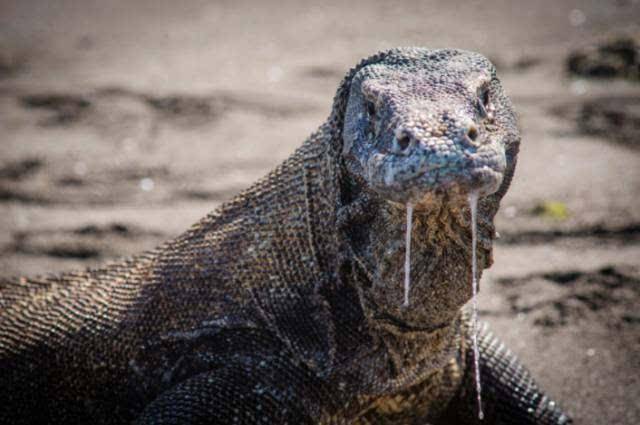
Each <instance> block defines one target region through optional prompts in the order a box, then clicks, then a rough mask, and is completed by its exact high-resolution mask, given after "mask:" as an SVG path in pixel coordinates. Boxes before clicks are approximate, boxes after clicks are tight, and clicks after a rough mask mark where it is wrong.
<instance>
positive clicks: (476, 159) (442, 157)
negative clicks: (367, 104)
mask: <svg viewBox="0 0 640 425" xmlns="http://www.w3.org/2000/svg"><path fill="white" fill-rule="evenodd" d="M408 124H409V125H403V126H398V127H397V128H396V130H395V131H394V132H393V136H392V140H391V143H390V144H389V145H388V146H389V148H388V150H387V151H379V152H378V153H376V154H374V155H372V156H371V157H370V158H369V161H368V163H367V174H368V178H369V182H370V183H371V184H372V186H373V188H374V189H375V190H376V191H378V192H379V193H381V194H383V195H385V197H387V198H390V199H392V200H395V201H400V202H406V201H407V200H409V199H415V198H422V197H423V196H424V195H425V194H427V193H429V192H436V191H442V190H448V189H450V188H452V187H457V188H458V189H460V190H461V191H462V192H471V191H479V192H480V194H482V195H488V194H490V193H493V192H495V191H496V190H497V189H498V188H499V186H500V183H501V182H502V177H503V174H504V170H505V168H506V157H505V153H504V148H503V147H502V145H501V144H500V143H498V142H496V141H493V140H492V139H491V137H489V136H490V135H488V134H486V133H484V132H483V131H482V130H481V128H480V127H479V126H477V125H476V124H475V123H474V122H473V121H471V120H468V121H462V122H458V123H456V125H452V124H451V123H449V125H448V126H444V125H440V126H437V125H436V126H429V127H427V126H416V125H415V124H414V123H408Z"/></svg>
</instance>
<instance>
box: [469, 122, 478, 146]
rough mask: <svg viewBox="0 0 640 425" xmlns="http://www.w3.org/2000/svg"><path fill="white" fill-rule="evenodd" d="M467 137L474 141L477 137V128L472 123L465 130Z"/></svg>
mask: <svg viewBox="0 0 640 425" xmlns="http://www.w3.org/2000/svg"><path fill="white" fill-rule="evenodd" d="M467 137H468V138H469V140H471V141H472V142H475V141H476V139H477V138H478V129H477V128H476V127H475V126H474V125H472V126H471V127H469V129H468V130H467Z"/></svg>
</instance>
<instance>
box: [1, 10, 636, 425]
mask: <svg viewBox="0 0 640 425" xmlns="http://www.w3.org/2000/svg"><path fill="white" fill-rule="evenodd" d="M638 23H640V2H638V1H637V0H633V1H632V0H617V1H613V0H593V1H574V0H567V1H562V2H557V1H551V0H541V1H535V2H533V1H526V2H525V1H522V2H516V1H507V0H504V1H500V0H484V1H478V2H470V1H459V0H452V1H446V2H445V1H407V2H392V1H380V2H362V1H353V2H349V3H348V6H347V3H346V2H344V3H343V2H338V1H326V2H317V3H308V2H302V1H280V2H267V1H262V2H261V1H254V2H251V1H249V2H243V1H233V2H232V1H215V2H208V1H191V0H183V1H180V2H172V1H152V0H137V1H124V0H121V1H110V2H107V1H93V0H92V1H83V2H79V1H73V0H66V1H64V0H60V1H55V2H53V1H47V0H42V1H29V0H25V1H18V0H15V1H10V0H0V275H1V276H13V275H22V274H37V273H49V272H59V271H62V270H69V269H75V268H79V267H86V266H95V265H98V264H101V263H104V262H106V261H108V260H110V259H113V258H117V257H120V256H125V255H130V254H132V253H135V252H139V251H141V250H144V249H148V248H152V247H153V246H155V245H156V244H158V243H159V242H161V241H163V240H166V239H168V238H171V237H173V236H175V235H177V234H178V233H180V232H181V231H183V230H184V229H186V228H187V227H188V226H189V225H190V224H191V223H193V222H195V221H196V220H197V219H198V218H199V217H201V216H203V215H205V214H206V213H207V212H208V211H210V210H212V209H214V208H215V207H216V206H217V205H219V204H220V203H221V202H223V201H224V200H226V199H229V198H230V197H231V196H233V194H234V193H236V192H237V191H239V190H240V189H242V188H243V187H245V186H247V185H249V184H250V183H251V182H252V181H254V180H255V179H256V178H258V177H260V176H261V175H263V174H264V173H265V172H267V171H268V170H269V169H270V168H272V167H273V166H274V165H275V164H277V163H278V162H279V161H281V160H282V159H284V158H285V157H286V156H287V155H288V154H289V153H290V152H292V151H293V149H294V148H295V147H296V146H298V145H299V144H300V143H301V142H302V141H303V140H304V138H305V137H306V136H307V135H308V134H310V133H311V132H312V131H313V130H314V129H315V128H316V127H317V126H318V125H319V124H320V123H321V122H322V121H323V120H324V119H325V118H326V116H327V115H328V113H329V108H330V105H331V99H332V97H333V94H334V91H335V88H336V86H337V83H338V82H339V80H340V79H341V77H342V76H343V74H344V73H345V72H346V71H347V69H348V68H349V67H350V66H352V65H354V64H355V63H356V61H358V60H359V59H360V58H362V57H364V56H368V55H370V54H372V53H374V52H375V51H378V50H381V49H386V48H390V47H394V46H405V45H420V46H428V47H458V48H465V49H470V50H476V51H479V52H482V53H484V54H485V55H486V56H488V57H489V58H490V59H492V60H493V61H494V62H495V63H496V65H497V67H498V70H499V73H500V76H501V78H502V80H503V82H504V85H505V86H506V89H507V91H508V93H509V94H510V95H511V97H512V99H513V101H514V103H515V106H516V108H517V111H518V113H519V115H520V118H521V124H522V129H523V145H522V150H521V154H520V160H519V164H518V170H517V172H516V178H515V181H514V184H513V185H512V188H511V191H510V193H509V194H508V195H507V197H506V198H505V200H504V202H503V205H502V209H501V211H500V213H499V216H498V218H497V228H498V231H499V232H500V233H501V235H502V238H501V239H500V240H499V241H498V242H497V246H496V248H495V265H494V266H493V267H492V268H491V269H490V270H488V271H487V272H485V275H484V277H483V279H482V284H481V285H482V291H481V296H480V301H479V302H480V306H481V312H480V314H481V317H482V318H483V319H484V320H487V321H488V322H489V323H490V324H491V326H492V327H493V328H494V330H495V333H496V334H498V335H500V336H501V337H502V338H503V339H504V340H505V341H506V342H507V344H508V345H509V346H510V347H511V348H512V350H513V351H515V352H516V353H517V354H518V355H519V356H520V357H521V358H522V359H523V360H524V362H525V363H526V364H527V365H528V366H529V367H530V368H531V369H532V370H533V372H534V373H535V375H536V376H537V377H538V380H539V381H540V383H541V385H542V386H543V387H544V388H545V389H547V390H548V391H549V392H550V393H551V394H552V395H553V396H554V397H555V398H557V399H558V400H559V401H560V402H561V404H562V405H563V406H564V407H565V408H566V409H567V410H568V411H569V412H570V413H571V414H572V415H573V416H574V417H575V419H576V423H578V424H589V425H592V424H637V423H640V312H639V311H640V310H639V307H640V304H639V302H638V300H639V296H640V149H638V143H637V142H638V139H633V140H635V145H634V143H620V141H619V140H618V139H616V137H615V134H613V133H615V128H616V125H617V124H616V125H614V126H613V128H612V129H611V130H610V131H609V130H607V131H604V132H600V133H598V134H597V135H594V134H586V133H584V132H583V131H581V130H580V127H579V125H578V120H577V119H576V117H577V116H579V114H580V111H581V110H582V109H581V108H583V105H584V104H585V103H587V102H591V103H595V104H596V105H598V104H600V103H602V102H605V101H607V102H610V101H611V99H614V101H615V99H626V101H627V102H631V103H633V102H635V103H634V104H635V105H638V104H639V103H638V99H639V98H640V83H638V82H633V81H625V80H623V79H607V80H601V79H600V80H599V79H589V78H575V77H570V76H569V75H568V74H567V73H566V66H565V61H566V59H567V57H568V55H569V53H570V52H571V51H573V50H574V49H576V48H579V47H581V46H584V45H585V44H588V43H591V42H592V41H594V40H597V39H599V37H601V36H602V35H603V34H605V33H612V32H616V33H618V32H637V31H639V29H640V27H639V26H638ZM630 108H631V107H630ZM637 109H638V108H637V107H636V112H635V113H636V116H638V111H637ZM616 122H617V121H616ZM635 123H636V124H635V125H636V126H637V127H636V128H640V121H635ZM633 140H631V142H633Z"/></svg>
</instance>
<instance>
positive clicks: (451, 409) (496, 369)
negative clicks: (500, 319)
mask: <svg viewBox="0 0 640 425" xmlns="http://www.w3.org/2000/svg"><path fill="white" fill-rule="evenodd" d="M478 344H479V349H480V359H479V361H480V378H481V382H482V407H483V411H484V419H483V420H480V419H479V418H478V406H477V399H476V397H477V392H476V387H475V377H474V367H473V349H472V346H471V336H470V335H468V332H467V335H466V341H465V344H464V345H465V346H464V360H463V361H464V362H465V365H464V370H465V372H464V378H463V381H462V384H461V386H460V388H459V390H458V393H457V395H456V396H455V397H454V399H453V400H452V401H451V402H450V403H449V406H448V408H447V410H446V412H445V414H444V416H443V417H442V418H440V420H439V421H438V422H437V423H438V424H443V425H444V424H478V425H479V424H492V425H493V424H495V425H503V424H504V425H507V424H513V425H516V424H518V425H526V424H531V425H533V424H536V425H560V424H570V423H572V421H571V419H570V418H569V417H568V416H567V415H566V414H564V413H563V412H562V411H561V410H560V409H559V407H558V406H557V405H556V403H555V402H554V401H552V400H551V399H550V398H549V397H548V396H547V395H546V394H544V393H543V392H542V390H541V389H540V388H539V387H538V386H537V385H536V383H535V381H534V380H533V378H532V377H531V374H530V373H529V371H528V370H527V369H526V368H525V367H524V366H523V365H522V364H521V363H520V361H519V360H518V359H517V357H516V356H515V355H514V354H513V353H511V352H510V351H509V350H508V349H507V348H506V347H505V346H504V344H503V343H502V342H501V341H500V340H498V339H497V338H496V337H495V336H493V334H492V333H491V332H489V331H488V330H487V328H486V326H482V327H481V330H480V331H479V335H478Z"/></svg>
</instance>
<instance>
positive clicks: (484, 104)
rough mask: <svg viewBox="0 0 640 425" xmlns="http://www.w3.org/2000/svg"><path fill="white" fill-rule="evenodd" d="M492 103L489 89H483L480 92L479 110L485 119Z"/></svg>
mask: <svg viewBox="0 0 640 425" xmlns="http://www.w3.org/2000/svg"><path fill="white" fill-rule="evenodd" d="M490 103H491V97H490V96H489V88H488V87H486V86H485V87H482V88H481V89H480V90H479V92H478V109H479V110H480V114H481V115H482V116H483V117H486V116H487V115H488V114H487V110H488V109H489V104H490Z"/></svg>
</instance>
